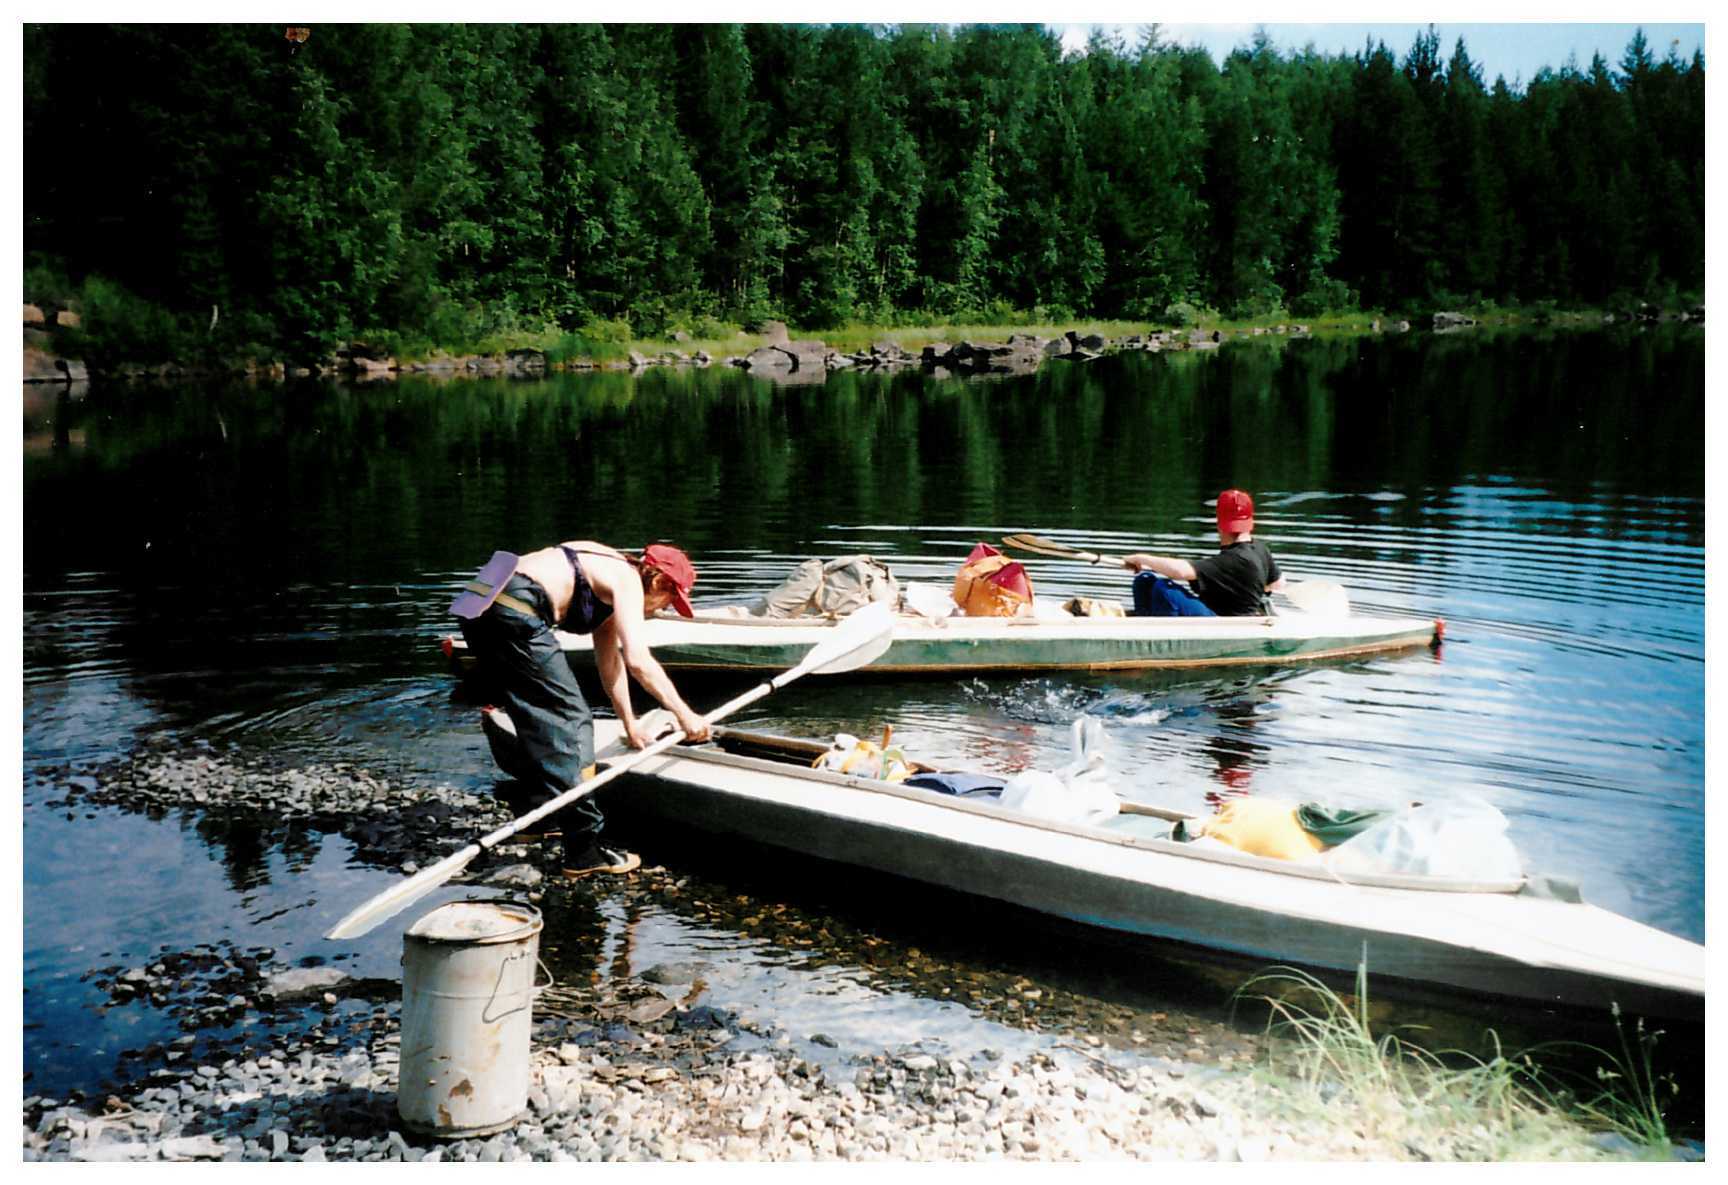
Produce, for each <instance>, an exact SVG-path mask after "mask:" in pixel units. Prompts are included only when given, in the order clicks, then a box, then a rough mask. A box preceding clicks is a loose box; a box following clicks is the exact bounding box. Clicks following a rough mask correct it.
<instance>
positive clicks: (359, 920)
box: [324, 844, 480, 939]
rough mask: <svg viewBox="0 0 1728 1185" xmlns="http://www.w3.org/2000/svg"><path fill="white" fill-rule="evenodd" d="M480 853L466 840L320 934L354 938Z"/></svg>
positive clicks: (454, 873) (331, 936) (423, 893)
mask: <svg viewBox="0 0 1728 1185" xmlns="http://www.w3.org/2000/svg"><path fill="white" fill-rule="evenodd" d="M479 854H480V845H479V844H469V845H468V846H467V847H465V848H463V849H462V850H461V851H460V852H457V853H456V854H455V855H453V856H446V857H444V859H442V860H440V861H438V863H436V864H434V865H432V866H431V867H430V868H422V869H421V870H420V871H419V872H416V873H415V874H414V875H413V876H411V877H409V878H408V879H407V880H405V881H403V882H402V883H401V884H399V885H397V886H396V887H395V888H393V889H390V890H388V891H386V892H383V893H380V894H378V896H376V897H374V898H372V899H371V900H370V901H367V902H366V903H365V904H363V905H361V906H360V907H359V908H358V909H355V910H354V911H353V912H352V913H350V914H349V915H348V916H347V917H345V918H343V919H342V920H341V921H339V922H337V923H336V924H335V925H334V926H332V927H331V928H330V929H329V930H328V931H326V932H325V935H324V937H326V938H332V939H343V938H358V937H360V935H362V934H365V933H368V932H369V931H371V930H372V929H373V928H374V927H376V926H377V925H378V923H379V922H382V921H383V920H384V919H386V918H389V917H394V916H395V915H396V914H398V913H400V912H401V911H402V910H404V909H407V908H408V907H409V906H410V905H412V904H414V903H415V902H416V901H418V900H420V898H422V897H424V896H426V894H428V893H430V892H431V891H432V890H433V889H436V888H438V887H439V886H440V885H442V884H444V883H445V882H446V881H448V880H450V879H451V878H452V877H454V876H455V875H456V874H457V873H459V872H461V871H462V870H463V869H464V868H466V867H468V865H469V862H470V861H472V860H473V859H474V857H476V856H478V855H479Z"/></svg>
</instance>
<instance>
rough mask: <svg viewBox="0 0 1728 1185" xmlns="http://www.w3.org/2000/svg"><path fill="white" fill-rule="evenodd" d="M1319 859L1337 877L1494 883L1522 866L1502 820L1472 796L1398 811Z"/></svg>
mask: <svg viewBox="0 0 1728 1185" xmlns="http://www.w3.org/2000/svg"><path fill="white" fill-rule="evenodd" d="M1322 860H1323V861H1324V862H1325V864H1326V865H1327V867H1329V868H1331V869H1332V870H1333V871H1334V872H1336V873H1337V874H1338V875H1340V876H1343V877H1348V876H1350V875H1351V874H1356V875H1363V874H1372V873H1401V874H1405V875H1410V876H1443V877H1450V878H1454V879H1458V880H1469V881H1484V882H1498V881H1516V880H1520V879H1522V878H1523V876H1524V862H1523V860H1522V859H1520V858H1519V855H1518V849H1517V848H1515V847H1513V846H1512V841H1511V840H1510V839H1509V838H1507V835H1506V816H1505V815H1503V814H1501V813H1500V812H1499V811H1498V810H1496V809H1495V808H1494V807H1493V806H1492V805H1491V804H1489V803H1487V802H1485V801H1483V800H1482V799H1480V798H1476V797H1473V796H1465V797H1462V798H1458V799H1454V800H1453V801H1451V802H1434V803H1428V804H1425V805H1423V806H1418V807H1412V808H1410V809H1409V810H1405V811H1400V812H1399V813H1398V814H1396V815H1394V816H1392V818H1390V819H1383V820H1381V821H1380V822H1378V823H1376V824H1374V826H1372V827H1370V828H1368V829H1367V830H1366V831H1363V832H1362V833H1361V834H1360V835H1356V836H1353V837H1352V838H1350V839H1347V840H1345V841H1344V842H1343V843H1341V844H1339V845H1338V846H1337V847H1335V848H1333V849H1332V850H1331V851H1329V852H1327V853H1325V855H1324V856H1323V857H1322Z"/></svg>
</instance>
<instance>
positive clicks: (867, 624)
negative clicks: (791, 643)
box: [774, 601, 894, 685]
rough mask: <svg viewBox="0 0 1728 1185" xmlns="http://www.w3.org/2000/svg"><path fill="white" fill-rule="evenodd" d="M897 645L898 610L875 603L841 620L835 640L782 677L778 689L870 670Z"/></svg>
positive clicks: (826, 641) (828, 640) (825, 642)
mask: <svg viewBox="0 0 1728 1185" xmlns="http://www.w3.org/2000/svg"><path fill="white" fill-rule="evenodd" d="M893 644H894V610H893V609H892V608H891V607H890V606H889V605H888V603H887V602H886V601H873V602H871V603H870V604H868V605H866V606H864V608H862V609H860V610H858V611H857V612H856V613H852V614H849V615H848V616H846V617H844V618H842V619H841V621H840V624H839V625H837V626H835V627H834V636H833V637H831V638H826V639H824V640H823V641H821V642H818V643H817V644H816V645H814V646H812V647H811V648H810V653H808V654H806V655H805V656H804V661H803V662H801V663H799V664H798V665H797V666H795V667H793V668H792V669H791V670H790V671H787V672H786V673H785V674H784V675H781V676H780V677H779V678H778V679H776V680H775V681H774V682H775V684H776V685H778V684H782V683H789V682H791V681H792V680H793V679H796V678H798V677H799V676H801V675H837V674H839V673H840V672H842V671H855V670H857V669H858V668H859V667H862V666H868V665H869V664H870V663H873V662H875V661H876V660H877V659H879V658H881V657H882V656H883V655H884V654H886V653H887V652H888V647H889V646H891V645H893Z"/></svg>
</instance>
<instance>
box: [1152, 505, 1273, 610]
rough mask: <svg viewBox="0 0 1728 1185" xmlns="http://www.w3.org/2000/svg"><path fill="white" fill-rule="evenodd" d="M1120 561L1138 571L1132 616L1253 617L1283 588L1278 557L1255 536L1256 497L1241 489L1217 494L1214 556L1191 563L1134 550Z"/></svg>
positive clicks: (1268, 606)
mask: <svg viewBox="0 0 1728 1185" xmlns="http://www.w3.org/2000/svg"><path fill="white" fill-rule="evenodd" d="M1122 564H1123V566H1124V567H1127V568H1132V569H1134V571H1135V572H1136V573H1137V575H1136V576H1135V577H1134V616H1136V617H1253V616H1257V615H1261V614H1266V613H1270V612H1271V611H1272V610H1271V603H1270V601H1269V600H1268V594H1269V593H1274V592H1277V591H1279V590H1280V589H1282V588H1283V587H1284V574H1283V573H1282V572H1280V571H1279V570H1278V561H1277V560H1275V559H1273V558H1272V553H1271V552H1270V551H1268V550H1267V548H1266V545H1265V544H1264V543H1262V542H1260V541H1259V540H1258V539H1256V538H1254V499H1252V498H1250V497H1249V496H1248V495H1247V494H1246V493H1244V492H1243V491H1241V490H1225V491H1224V492H1223V493H1221V494H1219V495H1218V554H1217V555H1213V556H1207V557H1206V558H1205V559H1202V560H1195V561H1193V562H1192V563H1190V562H1189V561H1187V560H1183V559H1177V558H1175V557H1173V556H1160V555H1147V554H1146V553H1145V552H1136V553H1134V554H1133V555H1129V556H1124V557H1122ZM1178 580H1180V581H1184V582H1186V583H1187V584H1189V585H1191V586H1192V591H1190V590H1189V589H1187V588H1183V587H1182V586H1181V585H1180V584H1177V583H1176V581H1178Z"/></svg>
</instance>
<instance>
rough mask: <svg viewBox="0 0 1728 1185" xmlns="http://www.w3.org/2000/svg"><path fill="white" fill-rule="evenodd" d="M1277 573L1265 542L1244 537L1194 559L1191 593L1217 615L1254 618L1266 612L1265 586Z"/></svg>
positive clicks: (1274, 562) (1276, 576)
mask: <svg viewBox="0 0 1728 1185" xmlns="http://www.w3.org/2000/svg"><path fill="white" fill-rule="evenodd" d="M1279 575H1280V573H1279V571H1278V561H1277V560H1274V559H1273V558H1272V553H1271V552H1270V551H1267V550H1266V545H1265V544H1264V543H1262V542H1260V540H1258V539H1246V540H1243V541H1242V542H1240V543H1232V544H1231V545H1230V546H1229V547H1226V548H1222V549H1221V550H1220V551H1219V552H1218V554H1217V555H1211V556H1207V557H1206V558H1205V559H1203V560H1195V561H1194V595H1195V596H1197V597H1199V598H1200V600H1201V601H1202V602H1204V603H1205V605H1206V607H1207V608H1208V609H1210V610H1212V612H1214V613H1216V614H1217V615H1218V616H1220V617H1253V616H1256V615H1258V614H1261V613H1264V612H1265V611H1266V610H1265V604H1266V586H1267V585H1268V584H1271V583H1272V582H1273V581H1275V580H1277V579H1278V577H1279Z"/></svg>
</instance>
